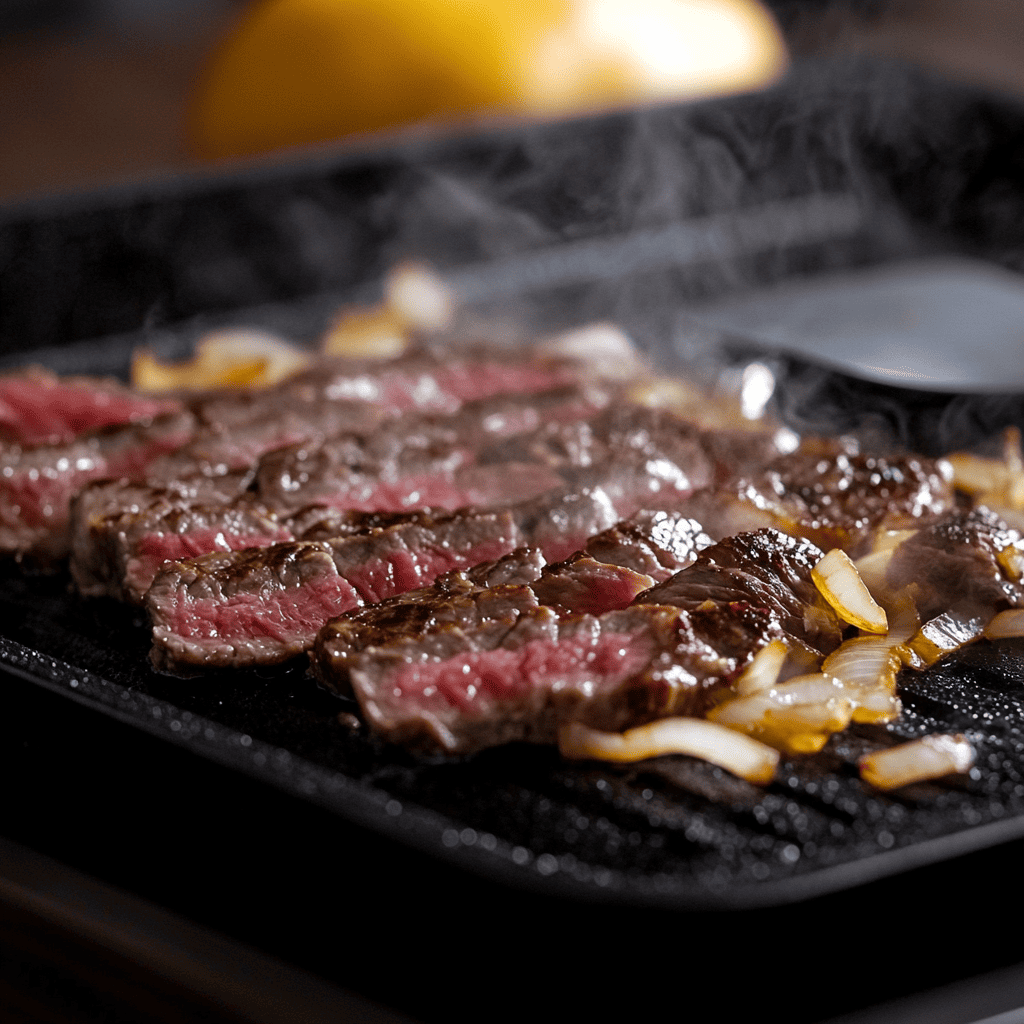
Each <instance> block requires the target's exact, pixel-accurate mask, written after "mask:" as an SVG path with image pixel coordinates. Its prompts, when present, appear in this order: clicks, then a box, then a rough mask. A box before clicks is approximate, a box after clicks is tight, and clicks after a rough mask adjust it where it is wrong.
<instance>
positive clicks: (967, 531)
mask: <svg viewBox="0 0 1024 1024" xmlns="http://www.w3.org/2000/svg"><path fill="white" fill-rule="evenodd" d="M1008 549H1009V550H1008ZM1018 549H1020V550H1024V541H1022V540H1021V535H1020V534H1019V533H1018V532H1017V531H1016V530H1013V529H1010V527H1008V526H1007V525H1006V523H1005V522H1003V520H1002V519H1000V517H999V516H998V515H996V514H995V513H994V512H993V511H992V510H991V509H988V508H986V507H985V506H979V507H978V508H974V509H971V510H970V511H966V510H963V509H957V510H956V511H954V512H951V513H950V514H949V515H947V516H944V517H943V518H942V519H940V520H939V521H938V522H937V523H933V524H932V525H931V526H929V527H926V528H925V529H922V530H918V531H917V533H915V534H914V535H913V536H911V537H910V538H909V539H907V540H905V541H904V542H903V543H902V544H900V545H899V547H898V548H896V550H895V551H894V552H893V556H892V559H891V560H890V562H889V566H888V569H887V571H886V582H887V583H888V584H889V586H891V587H893V588H894V589H896V590H899V589H901V588H902V587H904V586H906V585H908V584H913V585H914V586H915V603H916V604H917V609H918V612H919V614H920V615H921V618H922V620H928V619H930V618H932V617H933V616H935V615H938V614H940V613H941V612H945V611H952V612H956V613H958V614H961V615H966V616H968V617H980V618H982V619H985V620H987V619H989V618H991V617H992V615H993V614H994V613H995V612H997V611H1001V610H1003V609H1004V608H1018V607H1022V606H1024V586H1022V585H1021V581H1020V580H1019V579H1014V578H1013V577H1012V576H1011V573H1010V571H1009V570H1008V568H1007V566H1006V565H1004V561H1005V559H1004V560H1001V559H1000V555H1002V554H1004V553H1009V554H1014V553H1015V552H1016V550H1018Z"/></svg>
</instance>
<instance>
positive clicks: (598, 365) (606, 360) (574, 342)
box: [537, 323, 646, 380]
mask: <svg viewBox="0 0 1024 1024" xmlns="http://www.w3.org/2000/svg"><path fill="white" fill-rule="evenodd" d="M537 348H538V350H539V351H540V352H542V353H544V354H545V355H551V356H562V357H567V358H570V359H580V360H582V361H584V362H586V363H588V364H589V365H590V366H592V367H593V368H594V369H595V370H597V372H598V373H600V374H602V375H603V376H606V377H609V378H611V379H613V380H628V379H629V378H630V377H635V376H636V375H637V374H638V373H641V372H642V371H644V370H646V367H645V365H644V362H643V359H642V358H641V356H640V353H639V352H638V351H637V348H636V346H635V345H634V344H633V341H632V339H631V338H630V337H629V335H627V334H626V333H625V332H624V331H623V330H622V328H621V327H617V326H615V324H609V323H596V324H589V325H588V326H586V327H578V328H576V329H575V330H572V331H566V332H565V333H564V334H558V335H556V336H555V337H553V338H548V339H546V340H545V341H542V342H540V344H539V345H538V346H537Z"/></svg>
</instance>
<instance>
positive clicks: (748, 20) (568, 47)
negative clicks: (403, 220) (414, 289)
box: [191, 0, 786, 157]
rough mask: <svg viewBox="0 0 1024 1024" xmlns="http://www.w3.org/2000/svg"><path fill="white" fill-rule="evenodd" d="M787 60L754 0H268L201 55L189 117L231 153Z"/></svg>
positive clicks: (201, 135)
mask: <svg viewBox="0 0 1024 1024" xmlns="http://www.w3.org/2000/svg"><path fill="white" fill-rule="evenodd" d="M785 65H786V51H785V46H784V44H783V41H782V38H781V35H780V34H779V32H778V30H777V28H776V26H775V23H774V22H773V21H772V19H771V18H770V17H769V15H768V14H767V12H766V11H765V10H764V8H762V7H761V6H760V5H759V4H758V3H757V2H756V0H516V2H515V3H509V2H508V0H267V2H264V3H261V4H257V5H256V6H255V7H254V8H253V9H252V11H251V12H250V13H249V16H248V17H247V18H246V19H244V20H243V22H242V23H241V24H240V25H239V26H238V28H237V29H236V30H235V31H234V32H233V33H232V34H231V36H230V37H229V38H228V39H227V40H226V42H225V44H224V45H223V47H222V48H221V50H220V51H219V52H218V53H217V54H216V55H215V57H214V58H213V60H212V61H211V64H210V66H209V69H208V70H207V73H206V75H205V77H204V79H203V81H202V84H201V86H200V88H199V91H198V95H197V100H196V104H195V107H194V117H193V119H192V122H191V128H192V132H193V138H194V142H195V145H196V148H197V150H198V151H199V152H200V153H201V154H202V155H204V156H209V157H226V156H242V155H249V154H253V153H259V152H263V151H266V150H271V149H278V148H282V147H290V146H301V145H306V144H309V143H315V142H320V141H324V140H328V139H336V138H341V137H344V136H348V135H351V134H353V133H363V132H373V131H378V130H381V129H389V128H394V127H397V126H402V125H408V124H414V123H418V122H424V121H432V122H438V121H447V122H450V121H453V120H456V121H463V122H464V121H466V120H475V119H479V118H480V117H487V116H493V115H499V116H500V115H504V116H508V115H516V116H523V115H525V116H537V115H540V116H546V117H550V116H560V115H569V114H573V113H579V112H585V111H591V110H599V109H606V108H609V107H621V106H627V105H631V104H635V103H647V102H652V101H668V100H673V99H690V98H693V97H698V96H710V95H718V94H722V93H727V92H735V91H738V90H742V89H750V88H756V87H758V86H762V85H765V84H767V83H768V82H770V81H771V80H773V79H774V78H775V77H777V76H778V74H780V73H781V71H782V70H783V69H784V67H785Z"/></svg>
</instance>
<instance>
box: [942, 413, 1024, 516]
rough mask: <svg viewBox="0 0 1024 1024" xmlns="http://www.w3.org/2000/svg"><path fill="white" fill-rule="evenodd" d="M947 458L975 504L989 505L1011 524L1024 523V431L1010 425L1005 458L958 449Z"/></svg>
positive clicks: (957, 482)
mask: <svg viewBox="0 0 1024 1024" xmlns="http://www.w3.org/2000/svg"><path fill="white" fill-rule="evenodd" d="M946 461H947V462H948V463H949V464H950V466H952V468H953V485H954V486H955V487H956V488H957V489H958V490H960V491H963V492H965V493H966V494H969V495H971V497H972V498H974V501H975V504H978V505H987V506H988V507H989V508H991V509H992V510H993V511H994V512H997V513H998V514H999V515H1001V516H1002V517H1003V518H1004V519H1005V520H1006V521H1007V522H1008V523H1009V524H1010V525H1011V526H1014V527H1017V528H1020V527H1021V526H1022V525H1024V516H1022V513H1024V453H1022V451H1021V434H1020V430H1018V429H1017V428H1016V427H1007V429H1006V432H1005V433H1004V435H1003V457H1002V458H1001V459H988V458H983V457H982V456H980V455H974V454H972V453H970V452H958V453H956V454H955V455H950V456H947V459H946Z"/></svg>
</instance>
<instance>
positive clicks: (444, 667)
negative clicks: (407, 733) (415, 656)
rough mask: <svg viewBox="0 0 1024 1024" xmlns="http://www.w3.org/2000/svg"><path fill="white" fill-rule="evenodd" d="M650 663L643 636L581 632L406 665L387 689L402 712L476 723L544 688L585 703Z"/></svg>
mask: <svg viewBox="0 0 1024 1024" xmlns="http://www.w3.org/2000/svg"><path fill="white" fill-rule="evenodd" d="M650 658H651V640H650V637H648V636H646V635H644V634H637V633H614V632H601V631H600V630H594V629H587V630H582V631H578V632H577V633H576V634H575V635H570V636H568V637H565V638H563V639H561V640H559V639H558V638H545V639H536V640H527V641H526V642H525V643H524V644H523V645H522V646H520V647H513V648H511V649H510V648H506V647H500V648H498V649H496V650H493V651H465V652H463V653H460V654H456V655H454V656H452V657H451V658H447V659H445V660H443V661H427V662H422V663H421V662H412V663H408V664H404V665H403V666H402V667H401V668H399V669H397V670H396V671H395V672H394V673H393V674H392V676H391V678H390V680H389V683H390V690H391V696H392V697H393V698H394V701H395V702H396V704H401V705H402V706H403V713H408V712H410V711H412V712H413V713H415V714H419V715H434V716H438V717H442V716H444V715H445V714H446V713H448V712H449V711H450V710H452V709H454V710H456V711H459V712H462V713H463V714H470V715H472V714H478V715H481V716H482V715H485V714H486V713H487V710H488V708H487V705H488V704H490V703H492V702H502V703H509V702H513V701H521V700H523V699H524V698H527V697H529V696H530V695H531V694H533V693H535V692H539V691H541V690H542V688H550V689H551V690H552V691H554V690H556V689H557V690H558V691H562V692H571V691H573V690H577V691H582V692H584V693H586V695H587V696H590V695H592V693H593V692H595V691H598V690H602V689H605V688H606V687H611V686H619V685H621V684H622V683H623V682H624V681H625V680H627V679H630V678H632V677H633V676H634V675H636V674H637V673H638V672H639V671H640V670H641V669H642V668H643V667H644V666H645V665H646V664H647V662H648V661H649V660H650ZM553 680H557V682H552V681H553Z"/></svg>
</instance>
